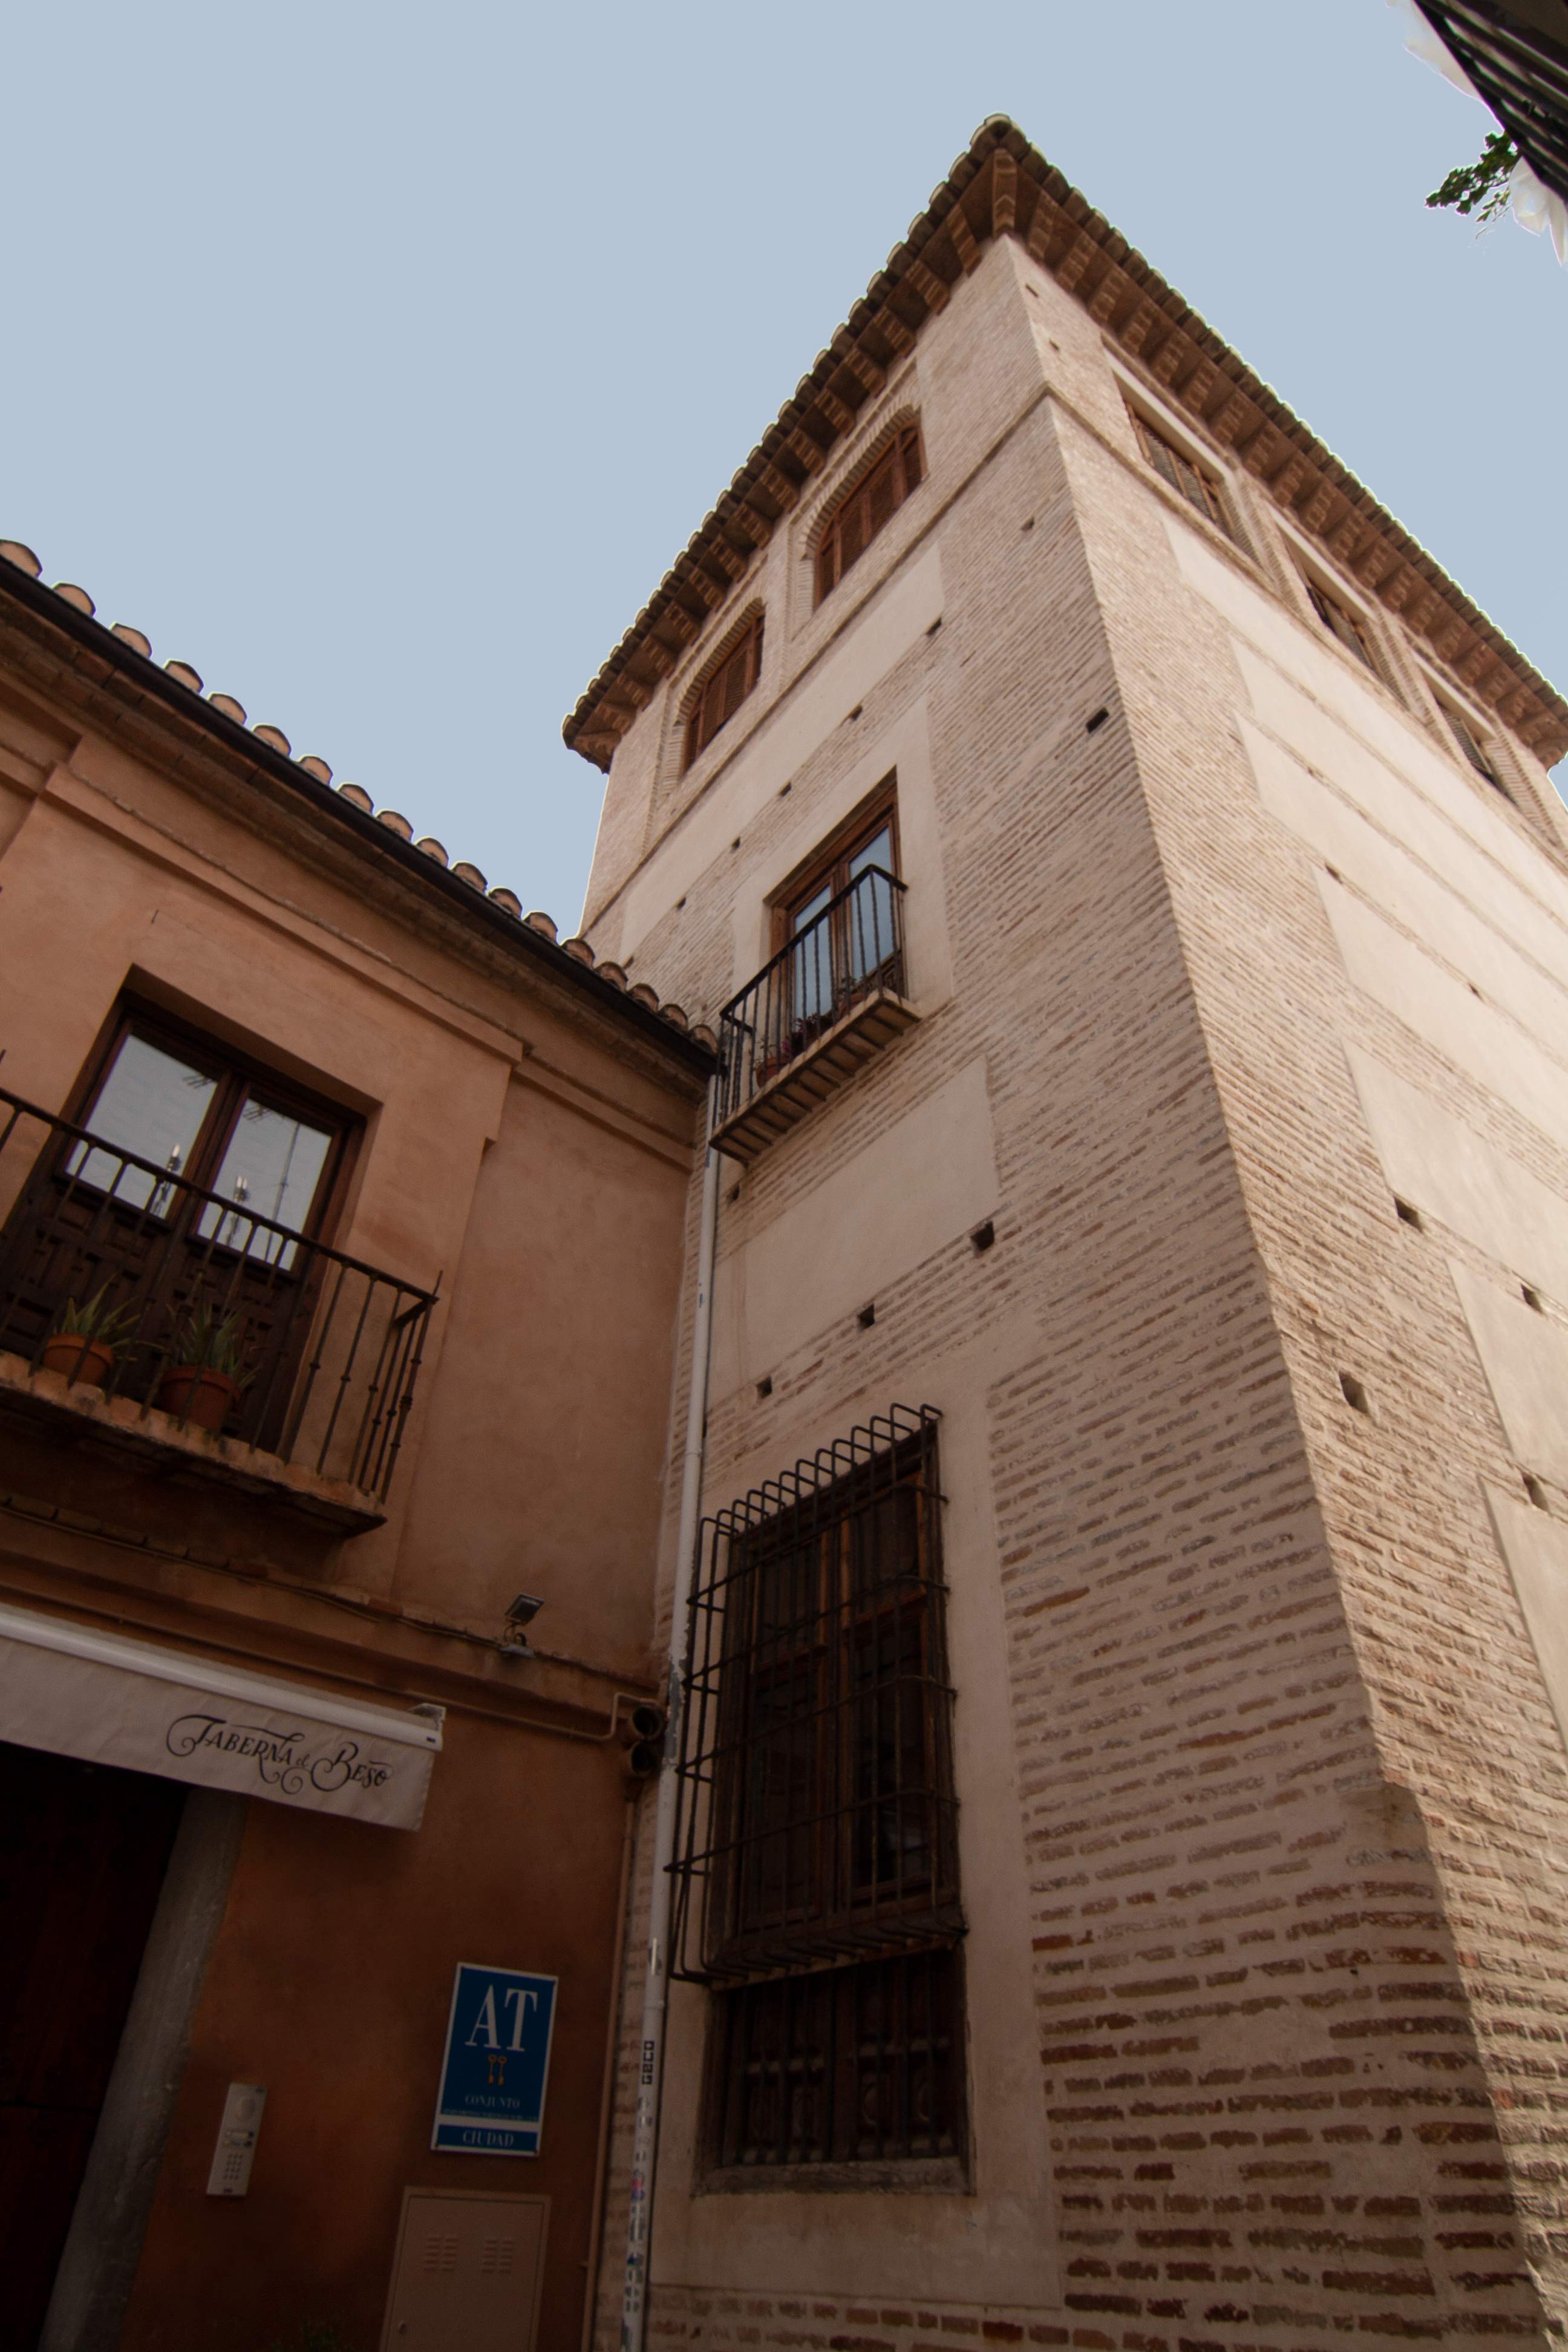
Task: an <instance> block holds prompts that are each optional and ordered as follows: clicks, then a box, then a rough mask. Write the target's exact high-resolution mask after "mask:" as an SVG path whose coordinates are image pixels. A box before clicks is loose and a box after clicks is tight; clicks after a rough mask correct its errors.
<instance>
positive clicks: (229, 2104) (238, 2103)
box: [207, 2083, 267, 2197]
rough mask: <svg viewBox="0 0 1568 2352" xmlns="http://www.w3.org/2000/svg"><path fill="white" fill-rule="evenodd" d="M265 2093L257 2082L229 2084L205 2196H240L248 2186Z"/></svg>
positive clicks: (265, 2102) (265, 2099) (265, 2097)
mask: <svg viewBox="0 0 1568 2352" xmlns="http://www.w3.org/2000/svg"><path fill="white" fill-rule="evenodd" d="M265 2105H267V2093H266V2091H265V2090H264V2089H263V2088H262V2086H261V2084H259V2083H231V2084H229V2086H228V2096H227V2098H226V2099H225V2101H224V2103H223V2121H222V2123H221V2124H220V2125H219V2126H218V2135H217V2146H216V2147H215V2148H214V2150H213V2167H212V2170H211V2171H210V2172H209V2173H208V2175H207V2195H208V2196H209V2197H243V2196H244V2195H245V2193H246V2190H247V2189H248V2188H249V2187H250V2168H251V2165H252V2163H253V2162H254V2160H255V2157H256V2143H257V2139H258V2137H259V2135H260V2131H261V2110H262V2108H263V2107H264V2106H265Z"/></svg>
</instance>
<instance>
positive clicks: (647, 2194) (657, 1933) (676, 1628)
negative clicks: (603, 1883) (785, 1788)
mask: <svg viewBox="0 0 1568 2352" xmlns="http://www.w3.org/2000/svg"><path fill="white" fill-rule="evenodd" d="M701 1217H702V1223H701V1234H700V1241H699V1244H698V1256H697V1315H696V1320H695V1323H694V1325H693V1328H692V1335H691V1387H690V1392H689V1397H688V1400H687V1407H686V1454H685V1459H684V1462H683V1465H682V1470H681V1482H680V1524H679V1529H678V1531H677V1535H676V1547H675V1586H674V1590H673V1591H672V1592H671V1594H670V1609H669V1715H668V1725H667V1727H666V1731H665V1748H664V1768H663V1769H662V1770H661V1772H660V1773H659V1776H658V1808H657V1811H656V1812H655V1815H654V1834H653V1889H652V1896H651V1900H650V1902H649V1906H648V1939H647V1973H646V1975H645V1977H644V1980H643V2003H642V2031H641V2032H640V2034H639V2036H638V2048H637V2120H636V2123H635V2126H634V2127H633V2132H632V2168H631V2199H630V2203H629V2205H628V2208H627V2212H626V2287H625V2293H624V2295H623V2299H622V2304H621V2352H643V2337H644V2330H645V2328H646V2326H647V2281H648V2243H649V2235H650V2230H651V2225H652V2221H653V2189H654V2176H655V2172H656V2169H657V2167H658V2122H659V2105H660V2099H661V2095H662V2092H663V2087H664V2026H665V2013H666V2010H667V2008H668V2000H669V1949H668V1945H669V1913H670V1896H671V1888H670V1876H669V1866H670V1864H671V1863H672V1861H673V1860H674V1858H675V1815H676V1801H677V1786H676V1776H675V1772H674V1770H673V1769H672V1767H673V1764H674V1760H675V1758H676V1757H677V1755H678V1754H679V1748H680V1722H681V1716H682V1713H683V1711H684V1706H685V1696H686V1694H685V1691H684V1688H683V1686H682V1685H683V1677H684V1672H685V1650H686V1619H687V1612H688V1607H689V1601H690V1598H691V1576H692V1568H693V1564H694V1560H695V1557H696V1551H697V1529H698V1522H699V1517H700V1511H701V1506H702V1453H703V1445H704V1442H705V1439H706V1435H707V1421H708V1360H709V1342H710V1334H711V1331H712V1324H713V1257H714V1244H715V1240H716V1236H717V1233H718V1225H719V1155H718V1153H717V1152H716V1151H715V1150H713V1149H712V1147H711V1145H710V1147H709V1150H708V1158H707V1161H706V1163H705V1165H704V1167H703V1171H702V1211H701Z"/></svg>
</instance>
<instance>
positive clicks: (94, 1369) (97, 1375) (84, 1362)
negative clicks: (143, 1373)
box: [38, 1331, 114, 1389]
mask: <svg viewBox="0 0 1568 2352" xmlns="http://www.w3.org/2000/svg"><path fill="white" fill-rule="evenodd" d="M38 1361H39V1363H40V1364H41V1365H42V1367H43V1369H44V1370H45V1371H46V1372H63V1373H64V1374H65V1376H66V1378H67V1380H68V1381H79V1383H80V1384H81V1386H82V1387H84V1388H89V1389H100V1388H101V1387H102V1386H103V1383H104V1381H106V1380H107V1379H108V1378H109V1375H110V1371H111V1370H113V1368H114V1350H113V1349H112V1348H110V1347H107V1346H106V1345H105V1344H104V1342H103V1341H102V1340H101V1339H83V1338H82V1336H81V1334H80V1333H79V1331H57V1332H55V1333H54V1334H53V1336H52V1337H51V1338H49V1339H46V1340H45V1341H44V1346H43V1352H42V1354H41V1355H40V1356H39V1358H38Z"/></svg>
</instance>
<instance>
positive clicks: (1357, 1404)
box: [1340, 1372, 1372, 1420]
mask: <svg viewBox="0 0 1568 2352" xmlns="http://www.w3.org/2000/svg"><path fill="white" fill-rule="evenodd" d="M1340 1393H1341V1395H1342V1397H1343V1398H1344V1401H1345V1402H1346V1403H1347V1404H1348V1405H1351V1406H1352V1407H1353V1408H1354V1410H1355V1411H1356V1412H1364V1413H1365V1414H1366V1416H1367V1418H1368V1420H1370V1419H1371V1418H1372V1406H1371V1404H1370V1403H1369V1402H1367V1393H1366V1391H1365V1389H1364V1388H1363V1386H1362V1384H1361V1382H1360V1381H1358V1380H1357V1378H1356V1376H1355V1374H1354V1373H1353V1372H1342V1373H1341V1374H1340Z"/></svg>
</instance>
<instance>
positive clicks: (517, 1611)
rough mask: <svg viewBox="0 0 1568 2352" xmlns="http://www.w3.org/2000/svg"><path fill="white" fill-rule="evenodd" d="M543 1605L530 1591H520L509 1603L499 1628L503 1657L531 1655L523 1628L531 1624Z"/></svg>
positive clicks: (526, 1656) (527, 1656) (528, 1656)
mask: <svg viewBox="0 0 1568 2352" xmlns="http://www.w3.org/2000/svg"><path fill="white" fill-rule="evenodd" d="M543 1606H544V1603H543V1601H536V1600H535V1599H534V1597H533V1595H532V1593H531V1592H520V1593H519V1594H518V1596H517V1598H516V1600H515V1601H512V1602H511V1603H510V1606H509V1607H508V1609H507V1612H506V1621H505V1623H504V1624H503V1626H502V1628H501V1640H500V1654H501V1656H502V1657H503V1658H531V1657H532V1655H533V1652H532V1651H531V1649H530V1648H529V1646H528V1639H527V1635H526V1633H525V1631H524V1629H525V1627H527V1626H529V1625H531V1624H532V1622H533V1621H534V1619H535V1618H536V1617H537V1616H538V1614H539V1612H540V1611H541V1610H542V1608H543Z"/></svg>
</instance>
